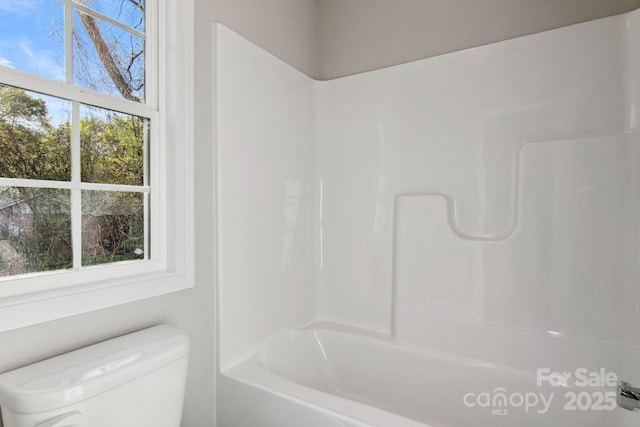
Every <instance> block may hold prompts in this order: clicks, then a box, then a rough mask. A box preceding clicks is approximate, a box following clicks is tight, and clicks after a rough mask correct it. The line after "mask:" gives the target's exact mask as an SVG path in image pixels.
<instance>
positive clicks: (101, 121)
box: [80, 105, 148, 185]
mask: <svg viewBox="0 0 640 427" xmlns="http://www.w3.org/2000/svg"><path fill="white" fill-rule="evenodd" d="M80 116H81V122H80V141H81V144H82V148H81V175H82V181H83V182H94V183H100V184H121V185H143V184H144V144H145V139H146V137H145V135H146V132H147V127H148V126H147V123H146V122H147V119H144V118H142V117H136V116H131V115H129V114H124V113H116V112H114V111H110V110H105V109H102V108H97V107H90V106H87V105H82V106H81V107H80Z"/></svg>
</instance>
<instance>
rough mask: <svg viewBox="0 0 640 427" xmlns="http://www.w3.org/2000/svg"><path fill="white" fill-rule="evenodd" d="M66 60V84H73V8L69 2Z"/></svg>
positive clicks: (65, 37)
mask: <svg viewBox="0 0 640 427" xmlns="http://www.w3.org/2000/svg"><path fill="white" fill-rule="evenodd" d="M64 58H65V74H66V76H65V78H66V82H67V83H68V84H73V7H72V6H71V4H69V3H67V2H64Z"/></svg>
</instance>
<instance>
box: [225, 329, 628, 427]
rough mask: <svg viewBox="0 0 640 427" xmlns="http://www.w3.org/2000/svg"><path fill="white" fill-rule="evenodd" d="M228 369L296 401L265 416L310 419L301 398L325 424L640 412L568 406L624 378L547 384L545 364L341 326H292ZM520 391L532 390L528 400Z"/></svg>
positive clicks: (565, 419)
mask: <svg viewBox="0 0 640 427" xmlns="http://www.w3.org/2000/svg"><path fill="white" fill-rule="evenodd" d="M224 374H225V375H226V376H227V377H229V378H231V379H232V380H235V381H239V382H241V383H244V384H245V385H248V386H250V387H252V388H257V389H260V390H262V391H265V392H267V393H269V394H271V395H272V396H271V397H272V398H273V397H274V396H275V397H277V398H278V399H285V400H287V401H288V402H287V405H289V406H287V407H286V408H288V409H282V410H281V411H280V412H283V413H281V414H279V415H276V414H277V413H278V409H276V406H277V404H276V403H277V401H272V402H271V403H270V405H266V406H268V407H269V408H270V409H268V410H265V411H264V413H262V414H261V415H259V420H260V421H259V423H260V426H268V425H282V426H284V425H287V426H288V425H291V426H299V427H307V426H308V425H311V424H305V422H304V421H303V419H308V418H301V421H296V420H294V419H291V417H293V415H291V414H292V413H293V412H294V410H293V409H292V408H294V407H295V405H301V406H302V407H304V408H306V410H311V411H317V412H318V413H319V414H324V415H325V416H326V421H325V422H318V423H315V424H313V425H320V426H329V425H331V426H333V425H335V426H376V427H425V426H433V427H439V426H447V427H463V426H464V427H467V426H469V427H471V426H473V427H483V426H486V427H498V426H514V427H528V426H563V427H566V426H581V427H603V426H608V427H617V426H620V427H622V426H624V427H627V426H628V427H631V426H637V425H638V422H640V414H635V413H632V412H630V411H626V410H622V409H619V408H615V409H613V410H606V409H602V408H604V406H606V405H604V404H602V405H600V407H601V409H600V410H580V409H579V408H578V409H577V410H568V409H566V408H565V405H566V404H570V402H569V401H568V398H567V397H566V396H565V393H566V392H571V391H572V390H574V391H576V392H588V393H589V394H590V395H591V396H592V399H593V402H594V403H596V401H595V400H596V394H598V393H600V392H602V391H613V390H615V388H605V389H600V388H598V389H596V388H591V387H590V388H586V389H585V388H570V387H551V386H549V385H546V386H540V387H538V386H537V385H536V373H535V372H524V371H519V370H514V369H509V368H505V367H500V366H496V365H492V364H488V363H484V362H481V361H477V360H472V359H467V358H462V357H458V356H452V355H447V354H442V353H438V352H434V351H425V350H422V349H418V348H414V347H410V346H406V345H402V344H399V343H396V342H394V341H393V340H391V339H389V338H385V337H384V336H379V337H378V336H375V335H373V334H366V333H357V334H356V333H353V332H350V331H349V329H348V328H340V327H336V328H332V329H319V328H312V329H300V330H298V329H287V330H282V331H280V332H278V333H277V334H276V335H274V336H273V337H271V339H269V340H268V341H267V342H266V343H265V344H264V346H263V347H262V348H261V349H260V350H259V351H258V352H257V353H256V354H255V356H254V357H252V358H250V359H249V360H247V361H245V362H243V363H241V364H239V365H237V366H235V367H233V368H231V369H229V370H228V371H227V372H225V373H224ZM519 396H522V397H523V398H524V399H525V400H526V399H528V402H529V407H528V408H527V405H526V403H524V402H523V403H522V404H520V402H521V398H520V397H519ZM534 396H535V397H534ZM487 399H488V400H487ZM505 399H506V400H505ZM536 399H538V400H537V402H536ZM543 399H544V400H543ZM274 402H276V403H274ZM487 402H488V404H487ZM545 402H549V403H548V404H545ZM249 405H251V403H247V404H246V405H245V408H246V407H247V406H249ZM292 405H293V406H292ZM570 406H571V405H569V407H570ZM574 406H575V405H574ZM283 408H285V407H284V406H283ZM263 409H264V408H263ZM247 410H252V411H254V410H255V411H258V410H259V408H252V409H248V408H247ZM307 412H308V411H307ZM287 413H289V414H290V415H289V416H287ZM306 416H307V415H305V417H306ZM269 417H274V420H275V419H276V418H277V419H278V421H277V422H273V421H274V420H270V419H269ZM236 420H237V418H236ZM284 420H288V421H289V422H286V421H284ZM255 422H256V421H254V423H255ZM300 422H302V424H299V423H300ZM248 425H251V424H248ZM256 427H257V424H256Z"/></svg>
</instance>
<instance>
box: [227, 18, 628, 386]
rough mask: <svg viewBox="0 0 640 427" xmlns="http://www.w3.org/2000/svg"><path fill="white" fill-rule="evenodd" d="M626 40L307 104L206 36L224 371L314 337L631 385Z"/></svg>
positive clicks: (533, 52) (389, 72)
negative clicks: (345, 337) (383, 339)
mask: <svg viewBox="0 0 640 427" xmlns="http://www.w3.org/2000/svg"><path fill="white" fill-rule="evenodd" d="M639 19H640V14H639V13H638V12H634V13H631V14H627V15H621V16H617V17H612V18H606V19H601V20H598V21H593V22H590V23H586V24H580V25H576V26H572V27H567V28H563V29H559V30H553V31H549V32H545V33H540V34H536V35H533V36H527V37H522V38H519V39H514V40H510V41H506V42H502V43H497V44H492V45H488V46H484V47H479V48H475V49H470V50H465V51H461V52H456V53H452V54H448V55H443V56H439V57H435V58H430V59H425V60H422V61H417V62H413V63H409V64H405V65H401V66H397V67H392V68H388V69H383V70H379V71H375V72H370V73H364V74H361V75H356V76H351V77H346V78H341V79H337V80H333V81H327V82H317V81H313V80H311V79H309V78H308V77H306V76H305V75H303V74H302V73H300V72H299V71H297V70H295V69H293V68H292V67H290V66H288V65H286V64H284V63H283V62H282V61H280V60H279V59H277V58H275V57H274V56H272V55H270V54H268V53H267V52H265V51H264V50H262V49H260V48H259V47H257V46H255V45H253V44H252V43H250V42H249V41H247V40H246V39H244V38H242V37H240V36H238V35H237V34H235V33H233V32H232V31H231V30H228V29H226V28H224V27H222V26H220V25H218V26H217V31H216V37H217V44H216V47H217V52H216V63H217V65H216V72H217V84H216V86H217V94H216V99H217V117H216V121H217V124H216V126H217V129H218V133H217V147H218V148H217V150H218V152H217V155H218V173H219V176H218V180H219V185H218V203H219V206H218V208H219V212H218V213H219V221H218V223H219V225H220V227H219V235H220V246H219V293H218V295H219V298H220V301H219V304H218V307H219V320H220V352H221V357H220V360H221V366H222V368H223V370H225V369H226V368H228V367H229V366H231V365H233V364H235V363H236V362H238V361H240V360H243V359H246V358H247V357H248V356H250V355H251V354H252V353H253V352H254V351H255V350H256V348H258V347H259V345H260V344H261V343H262V342H264V341H265V340H266V339H267V338H268V337H269V336H272V335H273V334H274V333H276V332H277V331H278V330H279V329H281V328H286V327H291V326H300V325H305V324H308V323H311V322H313V321H315V320H328V321H334V322H342V323H347V324H350V325H353V326H358V327H362V328H366V329H372V330H375V331H380V332H383V333H392V334H393V336H394V338H396V339H397V340H398V341H401V342H403V343H408V344H411V345H415V346H418V347H427V348H432V349H437V350H438V351H444V352H448V353H453V354H459V355H464V356H466V357H472V358H477V359H480V360H485V361H491V362H493V363H498V364H501V365H506V366H513V367H518V368H522V369H529V370H530V369H534V370H535V369H536V368H539V367H552V368H555V369H567V370H573V369H575V368H576V367H587V368H594V369H595V368H599V367H607V368H608V369H610V370H613V371H615V372H617V373H618V374H619V375H620V376H621V377H622V378H631V379H632V378H634V377H637V376H638V375H640V371H639V370H638V369H637V368H636V366H637V364H636V363H635V362H633V361H634V360H635V359H637V357H639V356H640V354H639V351H638V347H639V345H640V333H639V332H638V330H637V328H635V325H637V324H640V308H638V307H640V304H639V303H638V301H640V290H639V289H638V286H637V281H638V276H639V274H638V271H640V266H639V262H638V260H637V253H638V249H639V248H640V221H639V220H638V218H639V217H640V215H638V211H639V208H640V196H639V195H640V179H639V178H640V168H639V166H638V165H640V154H639V151H638V147H639V146H640V139H639V138H638V134H637V133H636V132H637V121H638V119H637V113H636V112H637V110H638V100H639V99H640V78H639V77H638V76H640V72H639V71H640V67H638V64H639V61H640V54H639V52H640V49H639V48H640V28H639V25H638V24H639V23H640V22H639Z"/></svg>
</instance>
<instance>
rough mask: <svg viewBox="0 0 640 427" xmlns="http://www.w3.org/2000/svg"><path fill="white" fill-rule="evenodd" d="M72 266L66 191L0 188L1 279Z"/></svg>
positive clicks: (68, 199)
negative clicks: (2, 277)
mask: <svg viewBox="0 0 640 427" xmlns="http://www.w3.org/2000/svg"><path fill="white" fill-rule="evenodd" d="M71 266H72V253H71V214H70V192H69V190H57V189H43V188H21V187H0V276H11V275H15V274H24V273H33V272H38V271H48V270H61V269H66V268H71Z"/></svg>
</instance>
